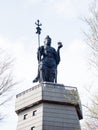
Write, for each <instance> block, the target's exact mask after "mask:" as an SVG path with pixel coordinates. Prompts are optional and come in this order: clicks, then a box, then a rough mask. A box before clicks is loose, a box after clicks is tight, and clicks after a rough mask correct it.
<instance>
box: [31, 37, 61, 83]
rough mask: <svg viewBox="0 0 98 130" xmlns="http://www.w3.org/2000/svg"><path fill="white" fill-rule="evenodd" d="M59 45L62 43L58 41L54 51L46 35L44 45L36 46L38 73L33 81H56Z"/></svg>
mask: <svg viewBox="0 0 98 130" xmlns="http://www.w3.org/2000/svg"><path fill="white" fill-rule="evenodd" d="M61 47H62V43H61V42H58V49H57V51H56V50H55V49H54V48H53V47H51V38H50V37H49V36H46V38H45V41H44V46H41V47H39V48H38V52H37V59H38V62H39V66H38V75H37V77H36V78H35V79H34V80H33V82H37V81H39V82H44V81H46V82H55V83H56V82H57V66H58V64H59V62H60V48H61Z"/></svg>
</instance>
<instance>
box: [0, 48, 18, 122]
mask: <svg viewBox="0 0 98 130" xmlns="http://www.w3.org/2000/svg"><path fill="white" fill-rule="evenodd" d="M12 66H13V59H11V58H10V56H7V54H6V53H5V52H4V51H3V50H2V49H0V108H1V107H2V106H3V105H4V104H5V103H6V102H8V101H9V100H10V99H11V98H12V94H11V90H12V88H13V86H14V85H16V82H14V79H13V76H12ZM3 118H4V115H2V112H1V111H0V120H2V119H3Z"/></svg>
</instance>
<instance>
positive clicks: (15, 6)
mask: <svg viewBox="0 0 98 130" xmlns="http://www.w3.org/2000/svg"><path fill="white" fill-rule="evenodd" d="M91 2H92V0H0V48H2V49H3V50H5V51H6V53H7V54H8V55H11V57H13V58H15V62H14V63H15V66H14V70H13V71H14V74H15V78H16V80H18V81H21V83H20V85H18V86H17V92H20V91H23V90H24V89H28V88H30V87H33V86H34V85H36V84H34V83H32V80H33V79H34V78H35V77H36V74H37V59H36V53H37V48H38V41H37V40H38V39H37V34H36V33H35V32H36V25H35V22H36V21H37V19H39V20H40V22H41V23H42V32H41V45H43V41H44V38H45V37H46V35H49V36H50V37H51V38H52V46H53V47H55V48H57V42H58V41H61V42H62V43H63V48H62V49H61V62H60V65H59V66H58V83H61V84H64V85H68V86H74V87H77V88H78V90H79V93H80V96H81V100H82V101H83V99H84V95H83V88H84V87H85V86H86V85H87V84H88V81H89V80H90V78H91V79H92V77H91V75H90V73H89V70H88V62H87V59H88V55H89V52H88V50H87V49H88V47H87V45H86V44H85V42H84V39H85V38H84V35H83V33H82V31H84V30H86V29H87V27H86V24H85V23H84V22H83V21H82V20H81V18H83V17H85V16H89V11H88V9H89V5H90V4H91ZM12 102H13V103H11V102H10V104H12V105H10V106H12V107H11V109H10V108H7V106H6V108H7V110H8V111H9V115H8V118H7V119H6V120H4V121H3V122H2V123H1V124H0V129H1V128H2V130H6V129H9V130H16V125H17V116H16V115H15V113H14V105H13V104H14V101H12Z"/></svg>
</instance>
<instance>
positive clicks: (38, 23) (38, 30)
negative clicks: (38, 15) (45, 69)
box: [35, 20, 42, 63]
mask: <svg viewBox="0 0 98 130" xmlns="http://www.w3.org/2000/svg"><path fill="white" fill-rule="evenodd" d="M35 24H36V25H37V27H36V29H37V31H36V34H38V48H40V34H41V30H42V29H41V28H40V26H42V24H41V23H40V21H39V20H37V22H35ZM40 58H41V57H40V50H38V61H39V63H40Z"/></svg>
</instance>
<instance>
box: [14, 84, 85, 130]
mask: <svg viewBox="0 0 98 130" xmlns="http://www.w3.org/2000/svg"><path fill="white" fill-rule="evenodd" d="M15 111H16V113H17V114H18V125H17V130H81V128H80V123H79V120H80V119H82V118H83V117H82V110H81V103H80V99H79V96H78V92H77V89H76V88H75V87H70V86H64V85H61V84H54V83H47V82H44V83H41V84H38V85H37V86H34V87H32V88H30V89H28V90H26V91H24V92H22V93H20V94H18V95H17V96H16V106H15Z"/></svg>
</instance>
